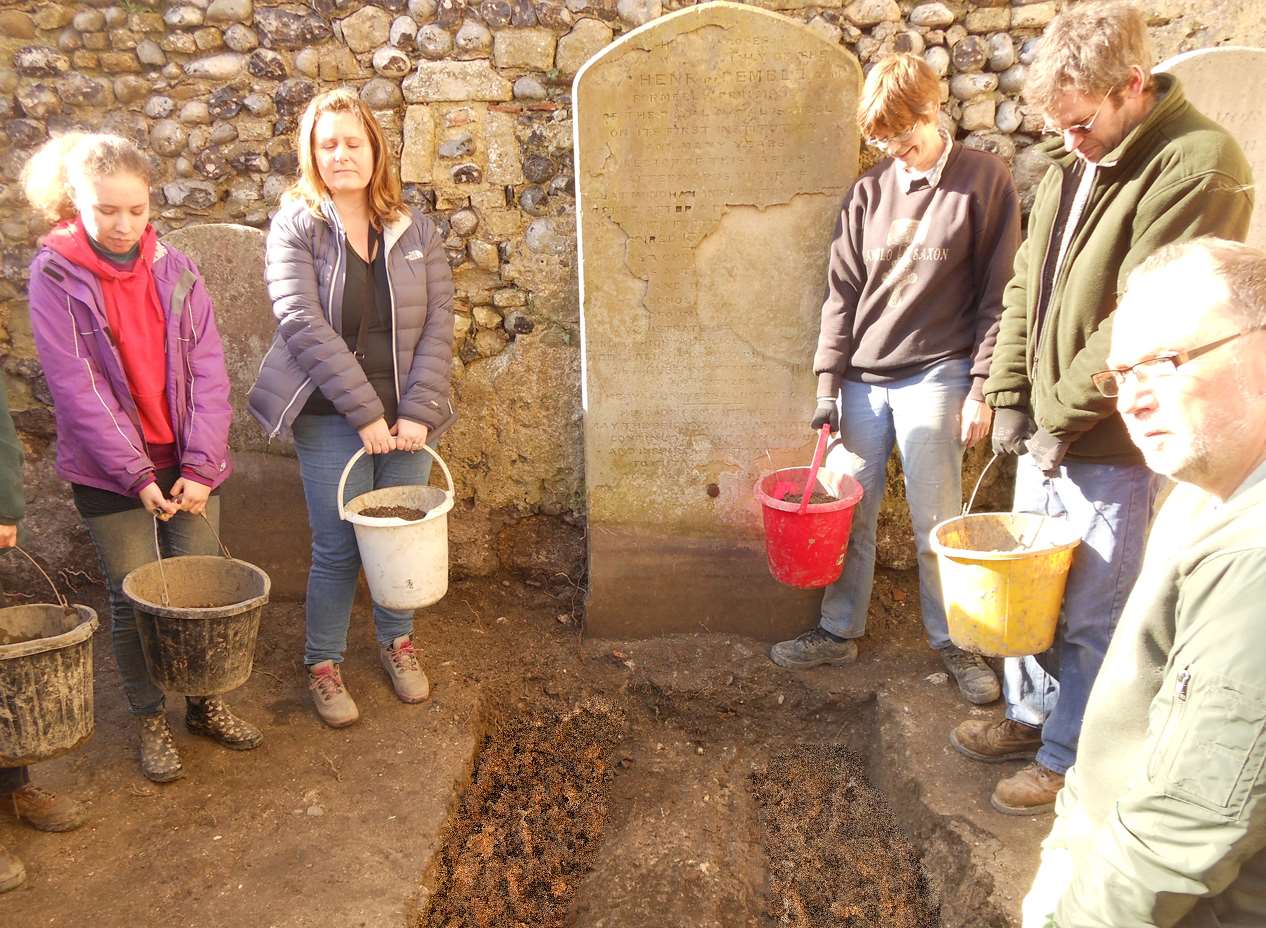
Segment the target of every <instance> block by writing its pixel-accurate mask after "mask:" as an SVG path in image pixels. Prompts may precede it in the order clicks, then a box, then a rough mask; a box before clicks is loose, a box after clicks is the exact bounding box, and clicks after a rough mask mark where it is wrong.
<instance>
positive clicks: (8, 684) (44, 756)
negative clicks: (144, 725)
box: [0, 548, 97, 767]
mask: <svg viewBox="0 0 1266 928" xmlns="http://www.w3.org/2000/svg"><path fill="white" fill-rule="evenodd" d="M17 550H18V551H19V552H20V553H21V554H23V555H25V556H26V557H28V558H30V555H29V554H27V553H26V552H25V551H22V550H21V549H20V548H19V549H17ZM32 563H35V561H34V560H32ZM35 566H36V567H37V568H39V564H35ZM40 573H44V571H43V569H42V568H40ZM44 576H45V577H47V576H48V574H44ZM49 583H52V581H51V580H49ZM53 590H54V592H55V593H57V588H56V587H55V586H54V588H53ZM57 598H58V599H61V600H62V601H61V603H59V604H57V605H49V604H39V605H33V606H11V607H9V608H8V609H0V767H25V766H27V765H29V764H33V763H35V762H36V761H40V760H48V759H49V758H50V757H56V756H57V755H58V754H64V753H66V752H67V751H69V750H70V749H71V748H73V747H75V746H76V745H78V744H79V743H80V742H82V741H84V740H85V739H86V738H87V737H88V736H89V735H91V734H92V633H93V632H94V631H96V629H97V614H96V613H95V612H94V611H93V610H91V609H89V608H88V607H87V606H71V605H67V603H66V601H65V600H64V599H63V598H62V595H61V593H57Z"/></svg>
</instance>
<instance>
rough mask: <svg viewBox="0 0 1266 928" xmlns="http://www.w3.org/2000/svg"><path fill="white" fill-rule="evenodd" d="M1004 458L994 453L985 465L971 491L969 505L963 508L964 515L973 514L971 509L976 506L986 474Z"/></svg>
mask: <svg viewBox="0 0 1266 928" xmlns="http://www.w3.org/2000/svg"><path fill="white" fill-rule="evenodd" d="M1000 457H1002V455H1001V454H999V453H998V452H997V451H995V452H994V453H993V457H991V458H990V459H989V463H988V464H986V465H985V469H984V470H982V471H981V472H980V476H979V477H977V478H976V486H975V487H974V488H973V489H972V491H971V498H970V499H968V500H967V505H966V506H964V507H963V515H967V514H968V513H969V512H971V507H972V506H974V505H976V494H977V493H979V492H980V485H981V484H982V483H984V482H985V474H987V473H989V468H991V467H993V465H994V462H995V461H997V460H998V458H1000Z"/></svg>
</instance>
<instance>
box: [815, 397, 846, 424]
mask: <svg viewBox="0 0 1266 928" xmlns="http://www.w3.org/2000/svg"><path fill="white" fill-rule="evenodd" d="M828 422H829V423H831V431H832V432H838V431H839V430H840V407H839V406H838V405H837V404H836V402H835V399H834V398H833V397H829V396H819V397H818V407H817V409H815V410H813V418H812V419H810V420H809V427H810V428H811V429H813V431H815V432H819V431H821V430H822V426H824V425H826V424H827V423H828Z"/></svg>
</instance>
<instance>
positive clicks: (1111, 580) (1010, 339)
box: [950, 3, 1253, 815]
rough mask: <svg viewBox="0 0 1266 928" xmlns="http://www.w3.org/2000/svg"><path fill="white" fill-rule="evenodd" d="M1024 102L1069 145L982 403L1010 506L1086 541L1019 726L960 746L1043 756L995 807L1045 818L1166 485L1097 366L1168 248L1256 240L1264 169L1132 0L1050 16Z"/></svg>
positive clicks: (1058, 162)
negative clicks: (1012, 464) (1255, 213)
mask: <svg viewBox="0 0 1266 928" xmlns="http://www.w3.org/2000/svg"><path fill="white" fill-rule="evenodd" d="M1025 93H1026V96H1027V97H1028V98H1029V99H1030V100H1031V101H1032V102H1034V103H1036V104H1037V105H1039V106H1040V107H1041V109H1042V111H1043V113H1044V114H1045V116H1046V119H1047V120H1048V125H1049V126H1050V127H1051V128H1052V130H1053V131H1057V132H1059V133H1060V135H1061V136H1062V146H1063V147H1062V149H1061V142H1055V141H1052V142H1048V143H1046V144H1045V145H1043V146H1042V147H1041V148H1040V149H1039V150H1040V151H1042V152H1043V153H1045V154H1046V155H1048V156H1050V157H1051V158H1052V160H1053V164H1052V167H1051V168H1050V169H1049V170H1048V171H1047V174H1046V176H1045V177H1044V178H1043V180H1042V182H1041V184H1040V185H1039V187H1038V191H1037V196H1036V199H1035V201H1034V205H1033V209H1032V212H1031V214H1030V217H1029V228H1028V238H1027V239H1026V241H1025V242H1024V244H1023V245H1021V247H1020V251H1019V252H1018V254H1017V256H1016V262H1015V276H1014V277H1013V278H1012V280H1011V282H1010V283H1009V284H1008V286H1007V289H1006V292H1005V293H1004V296H1003V313H1002V321H1001V324H1000V328H999V333H998V341H997V345H996V347H995V349H994V355H993V362H992V366H991V368H990V375H989V378H988V380H986V382H985V387H984V392H985V397H986V400H987V401H988V402H989V404H990V405H991V406H993V407H994V410H995V419H994V429H993V442H994V450H995V451H998V452H1002V453H1022V452H1027V453H1023V456H1022V457H1021V458H1020V460H1019V462H1018V464H1017V468H1016V489H1015V506H1014V508H1015V510H1016V511H1029V512H1043V513H1046V514H1048V515H1053V516H1059V517H1063V518H1065V519H1066V520H1067V523H1068V527H1069V531H1070V533H1072V534H1074V535H1075V536H1076V537H1080V538H1081V540H1082V543H1081V545H1080V546H1079V547H1078V549H1077V551H1076V553H1075V555H1074V560H1073V564H1072V567H1071V569H1070V571H1069V574H1068V582H1067V586H1066V588H1065V594H1064V603H1063V611H1062V614H1061V617H1060V625H1059V631H1058V634H1057V637H1056V640H1055V645H1054V647H1053V648H1052V649H1051V650H1050V651H1048V652H1047V653H1046V654H1044V655H1039V656H1037V657H1026V658H1010V659H1008V660H1007V661H1006V665H1005V672H1004V676H1003V687H1004V695H1005V697H1006V702H1007V712H1006V718H1005V719H1004V720H1003V721H1001V722H999V723H992V724H991V723H989V722H987V721H968V722H964V723H963V724H961V725H959V726H958V727H957V728H956V729H955V730H954V732H953V734H952V735H951V737H950V741H951V743H952V744H953V746H954V747H955V748H956V749H957V750H958V751H959V752H960V753H963V754H965V755H967V756H968V757H971V758H973V759H975V760H981V761H987V762H996V761H1002V760H1010V759H1017V758H1033V759H1034V762H1033V763H1031V764H1029V765H1028V766H1026V767H1025V768H1023V769H1022V770H1020V771H1019V772H1017V773H1015V774H1013V775H1012V776H1009V777H1006V778H1004V779H1002V780H1001V781H999V783H998V784H997V786H996V787H995V789H994V792H993V796H992V797H991V801H992V804H993V806H994V808H995V809H997V810H998V811H1000V812H1005V813H1009V814H1019V815H1027V814H1033V813H1038V812H1047V811H1050V810H1051V809H1052V808H1053V807H1054V800H1055V795H1056V793H1057V792H1058V791H1059V788H1060V786H1061V785H1062V783H1063V778H1064V773H1065V771H1066V770H1067V769H1068V767H1070V766H1071V765H1072V763H1073V761H1074V760H1075V759H1076V756H1077V742H1078V737H1079V735H1080V732H1081V722H1082V715H1083V713H1084V711H1085V705H1086V699H1087V698H1088V696H1089V693H1090V688H1091V686H1092V685H1093V683H1094V679H1095V676H1096V674H1097V673H1098V672H1099V667H1100V665H1101V663H1102V661H1103V654H1104V651H1105V650H1106V649H1107V646H1108V641H1109V639H1110V638H1111V636H1112V630H1113V628H1115V626H1116V624H1117V621H1118V619H1119V618H1120V615H1121V610H1122V608H1123V607H1124V604H1125V600H1126V597H1127V596H1128V594H1129V591H1130V588H1131V586H1132V585H1133V583H1134V580H1135V578H1136V577H1137V575H1138V570H1139V567H1140V564H1141V561H1142V553H1143V545H1144V540H1145V536H1146V532H1147V523H1148V518H1149V516H1150V510H1151V505H1152V502H1153V500H1154V498H1155V493H1156V489H1157V482H1156V480H1155V477H1154V475H1153V474H1152V473H1151V472H1150V471H1149V470H1148V469H1147V467H1146V466H1145V465H1144V464H1143V463H1142V458H1141V455H1140V454H1139V452H1138V450H1137V449H1136V448H1134V447H1133V446H1132V445H1131V443H1130V441H1129V439H1128V437H1127V435H1126V431H1125V427H1124V425H1123V424H1122V421H1121V417H1120V416H1119V415H1118V414H1117V413H1116V411H1115V410H1114V408H1113V404H1112V401H1111V400H1109V399H1107V398H1106V397H1104V396H1102V395H1100V394H1099V393H1097V391H1096V390H1095V388H1094V387H1093V385H1092V384H1091V382H1090V374H1091V373H1092V372H1094V371H1096V370H1099V369H1101V368H1102V367H1103V366H1104V359H1105V357H1106V355H1107V350H1108V344H1109V339H1110V337H1111V319H1112V313H1113V310H1114V308H1115V304H1116V300H1117V295H1118V294H1119V293H1120V291H1121V289H1122V287H1123V285H1124V282H1125V279H1126V277H1127V275H1128V274H1129V273H1130V271H1131V270H1132V269H1133V268H1134V267H1136V266H1137V265H1138V264H1140V263H1141V262H1142V261H1143V260H1144V259H1146V258H1147V257H1148V256H1149V255H1150V254H1152V253H1153V252H1154V251H1155V250H1156V249H1157V248H1159V247H1161V246H1163V245H1166V244H1169V243H1171V242H1181V241H1186V240H1190V239H1192V238H1195V237H1197V236H1200V235H1206V234H1211V235H1219V236H1222V237H1224V238H1230V239H1241V240H1242V239H1243V237H1244V235H1245V234H1246V232H1247V230H1248V222H1249V217H1250V215H1251V213H1252V208H1253V196H1252V176H1251V172H1250V170H1249V167H1248V164H1247V162H1246V161H1245V159H1244V155H1243V153H1242V152H1241V151H1240V148H1239V146H1238V145H1237V144H1236V143H1235V140H1234V139H1233V138H1231V136H1230V135H1229V134H1227V132H1226V131H1225V130H1224V129H1222V128H1221V127H1220V126H1218V125H1217V124H1216V123H1214V122H1212V121H1211V120H1209V119H1208V118H1206V117H1205V116H1203V115H1201V114H1200V113H1199V112H1197V110H1196V109H1195V108H1194V107H1193V106H1192V105H1191V104H1190V103H1189V102H1187V100H1186V98H1185V97H1184V96H1183V93H1182V88H1181V86H1180V85H1179V82H1178V81H1177V79H1176V78H1174V77H1173V76H1171V75H1167V74H1155V75H1153V74H1152V73H1151V49H1150V46H1149V42H1148V38H1147V27H1146V25H1145V23H1144V20H1143V17H1142V15H1141V14H1140V13H1139V12H1138V10H1137V9H1135V8H1133V7H1131V6H1130V5H1128V4H1124V3H1083V4H1078V5H1077V6H1075V7H1070V8H1069V9H1068V10H1066V11H1065V12H1063V13H1061V14H1060V16H1058V17H1056V19H1055V20H1054V21H1052V23H1051V25H1050V26H1049V27H1048V28H1047V30H1046V32H1045V33H1044V35H1043V38H1042V42H1041V44H1040V45H1039V47H1038V49H1037V51H1036V55H1035V59H1034V62H1033V65H1032V66H1031V68H1030V72H1029V78H1028V83H1027V84H1026V87H1025Z"/></svg>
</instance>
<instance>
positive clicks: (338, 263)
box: [259, 219, 346, 442]
mask: <svg viewBox="0 0 1266 928" xmlns="http://www.w3.org/2000/svg"><path fill="white" fill-rule="evenodd" d="M334 229H335V232H336V235H335V238H336V239H337V240H338V257H337V258H336V259H335V260H334V273H333V274H332V275H331V276H330V292H329V298H328V300H327V303H326V307H325V321H326V322H328V323H329V324H330V325H331V326H332V325H334V282H335V281H336V280H338V274H339V270H340V269H341V268H342V267H343V248H344V244H345V241H346V237H345V236H344V234H343V226H342V225H341V224H340V223H339V222H338V220H337V219H336V220H335V225H334ZM317 283H318V286H319V285H320V281H318V282H317ZM269 350H270V351H271V350H272V349H269ZM264 357H265V358H267V357H268V354H267V353H265V354H264ZM259 369H260V370H261V371H262V370H263V369H264V365H263V362H260V365H259ZM311 382H312V378H311V377H304V378H303V383H301V384H299V389H297V390H295V393H294V396H292V397H290V402H289V403H287V404H286V405H285V407H284V408H283V409H282V410H281V415H280V416H278V417H277V426H276V428H274V429H273V430H272V431H271V432H269V433H268V441H270V442H271V441H272V440H273V439H274V438H276V437H277V436H278V434H280V432H281V426H282V423H284V422H285V421H286V413H288V412H290V407H291V406H293V405H294V404H295V400H297V399H298V398H299V394H300V393H302V392H303V388H304V387H306V386H307V385H308V384H309V383H311Z"/></svg>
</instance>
